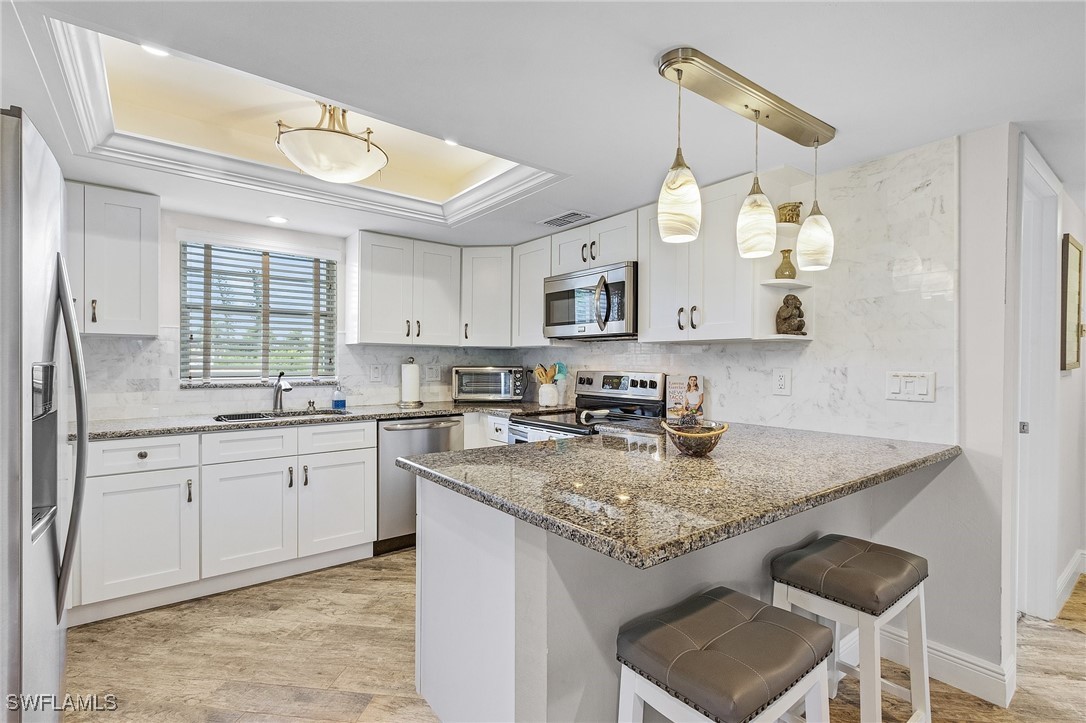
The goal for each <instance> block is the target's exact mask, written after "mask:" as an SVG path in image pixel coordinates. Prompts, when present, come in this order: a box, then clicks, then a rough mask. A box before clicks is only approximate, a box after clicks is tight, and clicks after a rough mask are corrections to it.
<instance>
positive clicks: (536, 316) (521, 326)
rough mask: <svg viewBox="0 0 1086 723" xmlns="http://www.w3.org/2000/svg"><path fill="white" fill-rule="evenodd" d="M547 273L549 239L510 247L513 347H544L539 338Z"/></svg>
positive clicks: (549, 252)
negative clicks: (511, 259) (511, 257)
mask: <svg viewBox="0 0 1086 723" xmlns="http://www.w3.org/2000/svg"><path fill="white" fill-rule="evenodd" d="M550 271H551V237H550V236H547V237H546V238H541V239H536V240H535V241H530V242H528V243H526V244H521V245H519V246H514V247H513V346H515V347H525V346H548V345H549V344H550V343H551V340H550V339H548V338H547V337H545V336H543V279H545V278H547V277H548V276H550Z"/></svg>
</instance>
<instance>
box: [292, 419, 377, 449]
mask: <svg viewBox="0 0 1086 723" xmlns="http://www.w3.org/2000/svg"><path fill="white" fill-rule="evenodd" d="M376 446H377V422H372V421H371V422H353V423H352V422H337V423H335V424H311V425H306V426H302V427H298V454H314V453H316V452H339V451H341V450H345V449H365V448H367V447H376Z"/></svg>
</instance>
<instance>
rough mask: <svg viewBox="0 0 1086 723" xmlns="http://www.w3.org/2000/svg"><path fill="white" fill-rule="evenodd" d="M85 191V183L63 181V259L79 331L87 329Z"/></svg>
mask: <svg viewBox="0 0 1086 723" xmlns="http://www.w3.org/2000/svg"><path fill="white" fill-rule="evenodd" d="M86 193H87V184H85V183H76V182H75V181H65V182H64V223H65V232H64V260H65V262H66V263H67V264H68V283H70V284H71V285H72V301H73V302H74V303H75V319H76V322H77V323H78V325H79V331H80V333H83V332H85V331H86V329H87V327H86V325H85V324H84V323H83V322H84V321H85V319H84V318H83V309H84V307H86V306H87V304H86V300H85V299H84V298H83V284H84V282H85V280H86V272H85V271H84V270H83V251H84V248H83V247H84V244H83V225H84V219H83V205H84V199H85V197H86Z"/></svg>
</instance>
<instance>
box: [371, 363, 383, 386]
mask: <svg viewBox="0 0 1086 723" xmlns="http://www.w3.org/2000/svg"><path fill="white" fill-rule="evenodd" d="M370 381H371V382H379V381H381V365H380V364H371V365H370Z"/></svg>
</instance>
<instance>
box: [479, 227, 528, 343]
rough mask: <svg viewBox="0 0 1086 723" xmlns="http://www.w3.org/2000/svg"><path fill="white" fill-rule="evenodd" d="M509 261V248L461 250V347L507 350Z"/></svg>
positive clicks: (510, 293) (510, 256)
mask: <svg viewBox="0 0 1086 723" xmlns="http://www.w3.org/2000/svg"><path fill="white" fill-rule="evenodd" d="M512 258H513V255H512V249H511V248H510V247H508V246H489V247H475V248H464V249H461V251H460V259H461V268H462V271H461V281H460V328H461V332H462V338H461V342H460V344H461V346H485V347H507V346H509V342H510V338H511V337H510V306H511V296H512V278H511V275H512ZM540 295H541V296H542V292H540Z"/></svg>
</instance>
